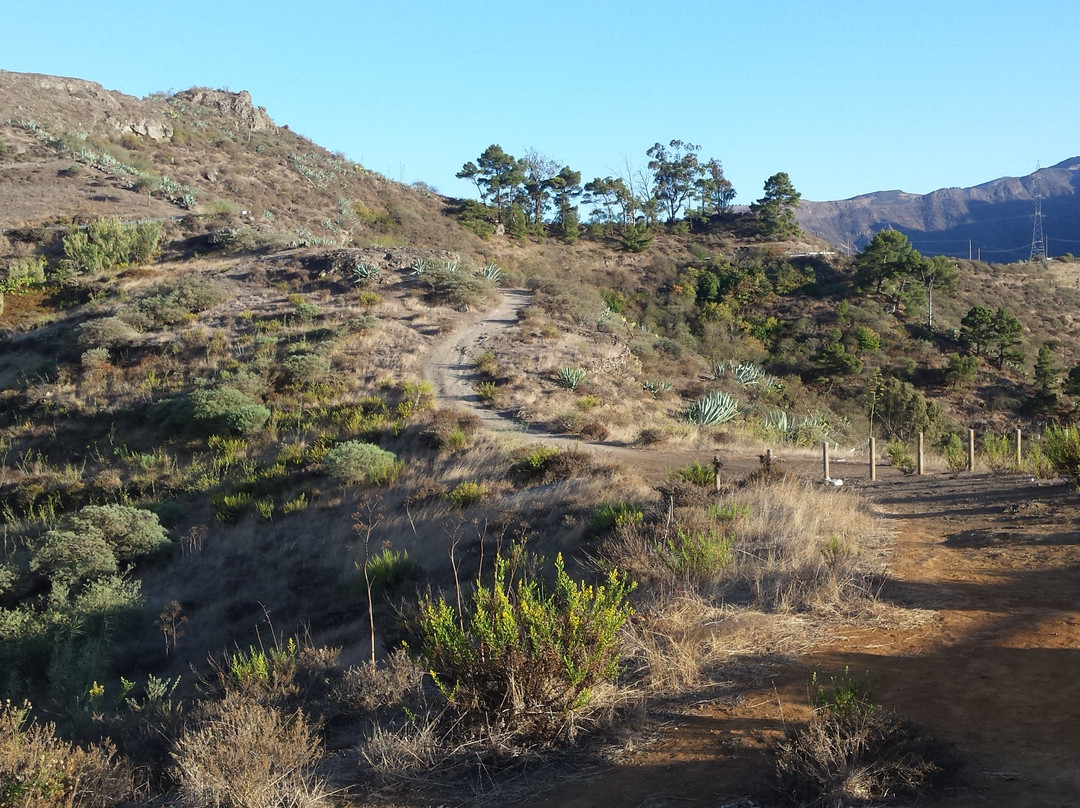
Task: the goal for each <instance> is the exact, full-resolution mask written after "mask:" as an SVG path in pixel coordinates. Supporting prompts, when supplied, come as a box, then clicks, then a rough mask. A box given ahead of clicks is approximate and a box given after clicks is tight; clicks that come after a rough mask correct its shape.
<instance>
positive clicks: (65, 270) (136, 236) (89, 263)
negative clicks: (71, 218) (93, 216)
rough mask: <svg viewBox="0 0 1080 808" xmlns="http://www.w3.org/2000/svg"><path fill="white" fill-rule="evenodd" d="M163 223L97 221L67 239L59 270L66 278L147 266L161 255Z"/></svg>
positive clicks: (72, 233) (114, 219) (113, 219)
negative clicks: (137, 265) (159, 244)
mask: <svg viewBox="0 0 1080 808" xmlns="http://www.w3.org/2000/svg"><path fill="white" fill-rule="evenodd" d="M160 238H161V224H160V223H158V222H145V223H142V224H130V225H127V224H124V223H123V222H121V221H120V220H119V219H117V218H115V217H111V218H105V219H98V220H97V221H96V222H93V223H91V224H90V225H88V226H87V227H86V228H85V229H83V230H72V231H71V232H70V233H68V235H67V236H65V237H64V258H63V260H62V261H61V262H60V271H61V273H62V276H63V277H65V278H70V279H74V278H76V277H78V276H79V275H85V274H91V275H95V274H102V273H108V272H112V271H114V270H117V269H122V268H123V267H126V266H128V265H129V264H145V263H148V262H150V261H152V260H153V259H154V258H155V257H156V256H157V253H158V241H159V240H160Z"/></svg>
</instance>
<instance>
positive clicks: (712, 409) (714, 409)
mask: <svg viewBox="0 0 1080 808" xmlns="http://www.w3.org/2000/svg"><path fill="white" fill-rule="evenodd" d="M738 414H739V403H738V402H737V401H736V400H735V399H734V398H732V397H731V396H730V395H728V394H727V393H725V392H723V391H722V390H713V391H712V392H711V393H706V394H705V395H703V396H702V397H701V398H699V399H698V400H697V401H695V402H694V403H693V404H691V405H689V406H688V407H687V408H686V409H685V410H683V418H684V419H685V420H686V422H687V423H689V424H694V425H695V426H716V425H718V424H724V423H727V422H728V421H730V420H731V419H732V418H734V417H735V416H736V415H738Z"/></svg>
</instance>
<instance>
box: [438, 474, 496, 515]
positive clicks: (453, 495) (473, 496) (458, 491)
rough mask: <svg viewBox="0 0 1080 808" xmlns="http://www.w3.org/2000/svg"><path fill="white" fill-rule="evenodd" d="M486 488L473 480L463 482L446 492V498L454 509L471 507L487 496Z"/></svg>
mask: <svg viewBox="0 0 1080 808" xmlns="http://www.w3.org/2000/svg"><path fill="white" fill-rule="evenodd" d="M487 493H488V491H487V486H485V485H484V484H483V483H478V482H476V481H474V480H463V481H462V482H460V483H458V484H457V485H455V486H454V487H453V488H451V489H450V490H449V491H447V492H446V498H447V499H448V500H449V501H450V504H451V505H453V506H454V507H455V508H461V509H462V510H464V509H465V508H469V507H472V506H473V505H475V504H476V503H478V502H480V501H481V500H482V499H483V498H484V497H486V496H487Z"/></svg>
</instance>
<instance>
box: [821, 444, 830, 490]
mask: <svg viewBox="0 0 1080 808" xmlns="http://www.w3.org/2000/svg"><path fill="white" fill-rule="evenodd" d="M821 465H822V466H823V468H824V472H823V473H824V474H825V479H826V480H829V479H832V478H831V477H829V442H828V441H822V443H821Z"/></svg>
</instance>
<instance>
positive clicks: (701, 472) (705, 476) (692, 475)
mask: <svg viewBox="0 0 1080 808" xmlns="http://www.w3.org/2000/svg"><path fill="white" fill-rule="evenodd" d="M668 477H670V478H671V479H673V480H682V481H683V482H687V483H690V484H691V485H696V486H699V487H701V488H712V487H713V486H714V485H715V483H716V470H715V469H714V468H713V467H712V466H711V465H710V466H706V465H705V464H703V463H701V462H699V461H697V460H695V461H694V462H693V463H691V464H690V465H688V466H683V467H682V468H681V469H670V470H669V471H668Z"/></svg>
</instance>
